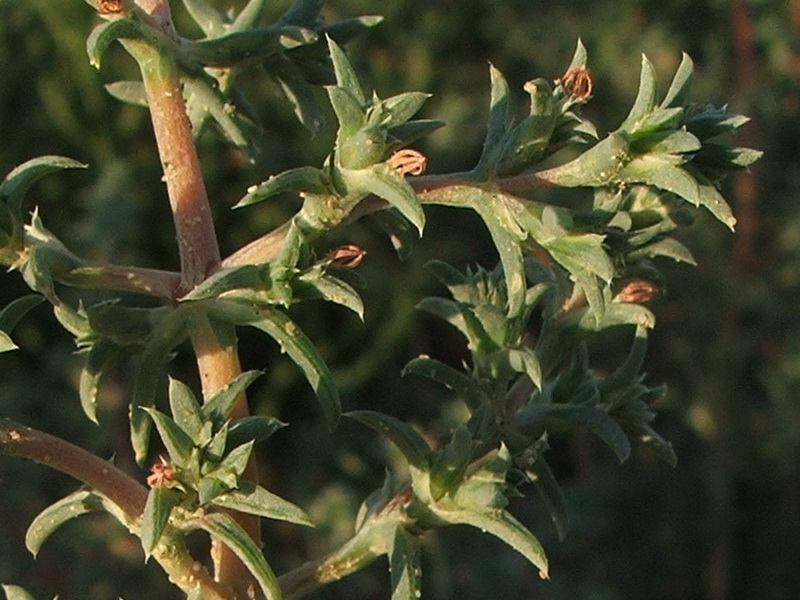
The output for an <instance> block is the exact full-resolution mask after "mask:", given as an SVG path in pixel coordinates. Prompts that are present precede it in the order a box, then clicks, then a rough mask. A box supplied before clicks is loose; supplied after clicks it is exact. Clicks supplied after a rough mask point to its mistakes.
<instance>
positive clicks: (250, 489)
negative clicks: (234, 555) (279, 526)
mask: <svg viewBox="0 0 800 600" xmlns="http://www.w3.org/2000/svg"><path fill="white" fill-rule="evenodd" d="M211 503H212V504H214V505H216V506H221V507H222V508H227V509H230V510H235V511H237V512H244V513H248V514H252V515H258V516H260V517H265V518H267V519H275V520H278V521H288V522H289V523H296V524H298V525H305V526H307V527H313V526H314V523H313V522H312V521H311V519H310V517H309V516H308V515H307V514H306V513H305V511H304V510H303V509H301V508H300V507H298V506H296V505H295V504H292V503H291V502H289V501H288V500H284V499H283V498H281V497H280V496H277V495H275V494H273V493H272V492H270V491H268V490H266V489H264V488H263V487H261V486H259V485H256V484H254V483H253V482H251V481H241V482H239V488H238V489H236V490H232V491H230V492H225V493H224V494H220V495H218V496H216V497H215V498H213V499H212V500H211Z"/></svg>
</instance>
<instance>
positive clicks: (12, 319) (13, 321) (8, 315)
mask: <svg viewBox="0 0 800 600" xmlns="http://www.w3.org/2000/svg"><path fill="white" fill-rule="evenodd" d="M42 302H44V296H40V295H39V294H28V295H27V296H20V297H19V298H17V299H16V300H13V301H11V302H10V303H8V304H7V305H6V306H5V307H4V308H3V310H0V330H2V331H5V332H11V330H12V329H14V327H16V325H17V323H19V322H20V320H21V319H22V317H24V316H25V315H26V314H27V313H28V312H29V311H30V310H32V309H33V308H35V307H36V306H38V305H40V304H41V303H42Z"/></svg>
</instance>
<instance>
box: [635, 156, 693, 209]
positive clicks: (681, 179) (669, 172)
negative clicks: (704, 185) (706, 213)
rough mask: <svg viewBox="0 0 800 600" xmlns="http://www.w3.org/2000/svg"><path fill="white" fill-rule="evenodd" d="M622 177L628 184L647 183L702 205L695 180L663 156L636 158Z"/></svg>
mask: <svg viewBox="0 0 800 600" xmlns="http://www.w3.org/2000/svg"><path fill="white" fill-rule="evenodd" d="M620 176H621V178H622V179H623V181H625V182H626V183H646V184H647V185H652V186H653V187H657V188H658V189H661V190H665V191H667V192H672V193H673V194H675V195H676V196H680V197H681V198H683V199H685V200H687V201H688V202H691V203H692V204H694V205H695V206H699V205H700V201H701V200H700V189H699V186H698V184H697V181H696V180H695V178H694V177H692V176H691V175H690V174H689V173H688V172H687V171H686V170H684V169H682V168H681V167H678V166H675V165H674V164H672V161H671V160H669V159H667V158H664V157H662V156H659V155H654V154H650V155H645V156H639V157H637V158H634V159H633V160H632V161H631V162H630V163H628V165H627V166H626V167H625V168H624V169H623V170H622V172H621V173H620Z"/></svg>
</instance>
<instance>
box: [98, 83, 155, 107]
mask: <svg viewBox="0 0 800 600" xmlns="http://www.w3.org/2000/svg"><path fill="white" fill-rule="evenodd" d="M105 88H106V91H107V92H108V93H109V94H111V95H112V96H114V98H116V99H117V100H121V101H122V102H126V103H128V104H133V105H134V106H147V93H146V92H145V90H144V83H143V82H141V81H115V82H114V83H109V84H107V85H106V86H105Z"/></svg>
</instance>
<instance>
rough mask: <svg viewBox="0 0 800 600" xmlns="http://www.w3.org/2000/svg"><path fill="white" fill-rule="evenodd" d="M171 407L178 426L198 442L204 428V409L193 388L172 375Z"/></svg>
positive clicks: (170, 383) (170, 382)
mask: <svg viewBox="0 0 800 600" xmlns="http://www.w3.org/2000/svg"><path fill="white" fill-rule="evenodd" d="M169 408H170V411H171V412H172V418H173V419H175V423H176V424H177V425H178V427H180V428H181V429H183V430H184V431H185V432H186V434H187V435H188V436H189V437H190V438H192V440H193V441H194V442H195V443H197V442H198V441H199V436H200V432H201V431H202V429H203V421H204V419H203V411H202V410H201V408H200V404H199V403H198V402H197V398H196V397H195V395H194V392H193V391H192V389H191V388H190V387H189V386H188V385H186V384H185V383H183V382H182V381H179V380H177V379H173V378H172V377H170V378H169Z"/></svg>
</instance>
